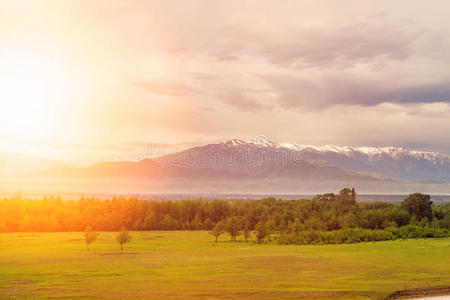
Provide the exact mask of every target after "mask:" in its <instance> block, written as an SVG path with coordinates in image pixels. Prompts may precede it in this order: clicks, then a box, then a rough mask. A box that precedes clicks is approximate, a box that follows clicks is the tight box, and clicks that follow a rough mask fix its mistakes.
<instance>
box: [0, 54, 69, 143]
mask: <svg viewBox="0 0 450 300" xmlns="http://www.w3.org/2000/svg"><path fill="white" fill-rule="evenodd" d="M72 81H73V80H72V78H71V73H70V66H69V65H68V64H67V63H66V62H65V61H64V60H63V59H61V58H59V57H55V56H48V55H41V54H34V53H30V52H27V51H12V52H9V53H4V52H3V53H0V111H1V113H2V116H1V118H0V124H2V127H3V130H6V132H7V133H8V134H10V135H20V136H22V137H46V136H49V134H51V131H52V130H54V129H55V127H56V126H54V124H55V123H54V121H55V118H57V117H58V116H57V115H58V113H59V108H60V107H61V106H63V105H64V101H68V100H69V98H70V95H71V93H72V92H73V91H72V86H73V85H72Z"/></svg>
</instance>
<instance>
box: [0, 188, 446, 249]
mask: <svg viewBox="0 0 450 300" xmlns="http://www.w3.org/2000/svg"><path fill="white" fill-rule="evenodd" d="M87 226H90V227H91V228H92V229H93V230H95V231H118V230H120V229H121V228H127V229H129V230H209V231H210V232H211V234H212V235H213V236H214V240H215V239H216V237H219V236H220V235H222V234H224V233H228V235H229V237H230V240H232V241H236V240H237V238H238V237H240V236H242V239H248V238H249V237H250V236H252V237H253V236H254V238H255V239H256V241H258V242H263V241H267V240H272V239H277V240H278V242H280V243H297V244H302V243H338V242H339V243H341V242H356V241H365V240H380V239H395V238H411V237H430V236H436V237H441V236H447V235H448V232H449V229H450V203H444V204H439V205H435V204H433V203H432V201H431V198H430V196H429V195H424V194H419V193H416V194H411V195H409V196H408V197H407V198H406V199H405V200H404V201H403V202H402V203H399V204H396V203H390V202H370V203H360V202H358V201H357V195H356V192H355V191H354V189H348V188H345V189H343V190H341V191H340V192H339V193H337V194H334V193H328V194H321V195H317V196H315V197H314V198H313V199H312V200H307V199H299V200H278V199H275V198H265V199H261V200H220V199H216V200H202V199H197V200H179V201H148V200H139V199H136V198H133V197H130V198H125V197H113V198H111V199H107V200H99V199H95V198H84V197H82V198H80V199H79V200H67V201H63V200H61V199H60V198H58V197H43V198H41V199H38V200H34V199H26V198H23V197H22V196H20V195H18V196H14V197H9V198H3V199H0V232H17V231H23V232H42V231H84V230H85V229H86V228H87Z"/></svg>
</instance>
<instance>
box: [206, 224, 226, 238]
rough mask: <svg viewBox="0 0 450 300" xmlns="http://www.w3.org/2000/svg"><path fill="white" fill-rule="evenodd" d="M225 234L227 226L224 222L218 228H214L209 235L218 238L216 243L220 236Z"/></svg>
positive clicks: (217, 225)
mask: <svg viewBox="0 0 450 300" xmlns="http://www.w3.org/2000/svg"><path fill="white" fill-rule="evenodd" d="M224 233H225V225H224V223H223V222H222V221H221V222H219V223H217V224H216V226H214V228H213V229H212V230H211V231H210V232H209V234H211V235H212V236H213V237H215V238H216V243H217V239H218V238H219V236H221V235H222V234H224Z"/></svg>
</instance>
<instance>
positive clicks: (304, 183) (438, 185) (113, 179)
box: [18, 139, 450, 193]
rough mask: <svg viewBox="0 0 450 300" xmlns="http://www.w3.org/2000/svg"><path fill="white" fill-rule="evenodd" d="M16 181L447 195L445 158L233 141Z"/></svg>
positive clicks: (48, 170)
mask: <svg viewBox="0 0 450 300" xmlns="http://www.w3.org/2000/svg"><path fill="white" fill-rule="evenodd" d="M20 170H22V171H23V169H20ZM18 178H21V179H24V178H27V179H30V178H32V179H33V178H34V179H36V178H39V179H40V180H42V178H46V179H48V180H50V182H51V180H52V179H53V180H56V181H58V182H60V183H59V184H61V181H62V180H63V181H64V183H65V184H67V183H68V182H77V183H78V184H79V185H78V188H82V187H83V186H86V187H87V186H89V188H90V189H102V190H108V191H119V190H120V191H140V192H148V191H158V192H170V191H173V192H175V191H176V192H217V193H230V192H232V193H236V192H243V193H258V192H277V193H299V192H325V191H331V190H336V189H338V188H340V187H342V186H355V187H357V188H358V189H359V190H360V191H365V192H376V193H383V192H386V193H393V192H394V193H397V192H398V193H401V192H402V193H403V192H412V191H423V192H425V191H428V192H435V193H450V183H449V182H450V156H449V155H446V154H443V153H438V152H424V151H415V150H409V149H406V148H398V147H338V146H333V145H327V146H322V147H316V146H312V145H298V144H293V143H274V142H271V141H268V140H265V139H259V140H256V141H243V140H239V139H232V140H228V141H224V142H219V143H213V144H207V145H203V146H199V147H194V148H190V149H187V150H185V151H181V152H176V153H172V154H169V155H164V156H161V157H155V158H147V159H144V160H141V161H121V162H103V163H98V164H94V165H91V166H89V167H84V168H76V167H67V166H61V165H59V164H54V165H51V164H50V166H48V165H45V164H44V165H42V168H41V169H40V170H36V169H33V170H30V172H29V173H28V174H26V175H21V176H19V177H18ZM56 181H55V182H56ZM93 182H101V183H102V184H99V185H96V184H93Z"/></svg>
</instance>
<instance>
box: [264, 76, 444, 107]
mask: <svg viewBox="0 0 450 300" xmlns="http://www.w3.org/2000/svg"><path fill="white" fill-rule="evenodd" d="M262 78H263V80H265V81H266V82H267V83H268V85H269V86H270V87H271V88H272V90H273V92H274V94H276V95H277V99H278V102H279V104H280V105H281V106H282V107H286V108H292V107H303V108H311V109H319V108H326V107H331V106H336V105H360V106H375V105H378V104H380V103H385V102H390V103H434V102H450V79H449V80H446V81H442V82H436V83H435V82H432V83H421V84H411V83H405V82H402V78H399V79H398V81H397V82H396V84H392V82H391V81H389V80H387V79H367V78H358V77H357V76H354V75H353V76H351V75H348V76H342V77H337V76H331V77H326V78H322V79H318V80H312V79H311V80H310V79H305V78H302V77H296V76H286V75H266V76H262Z"/></svg>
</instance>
